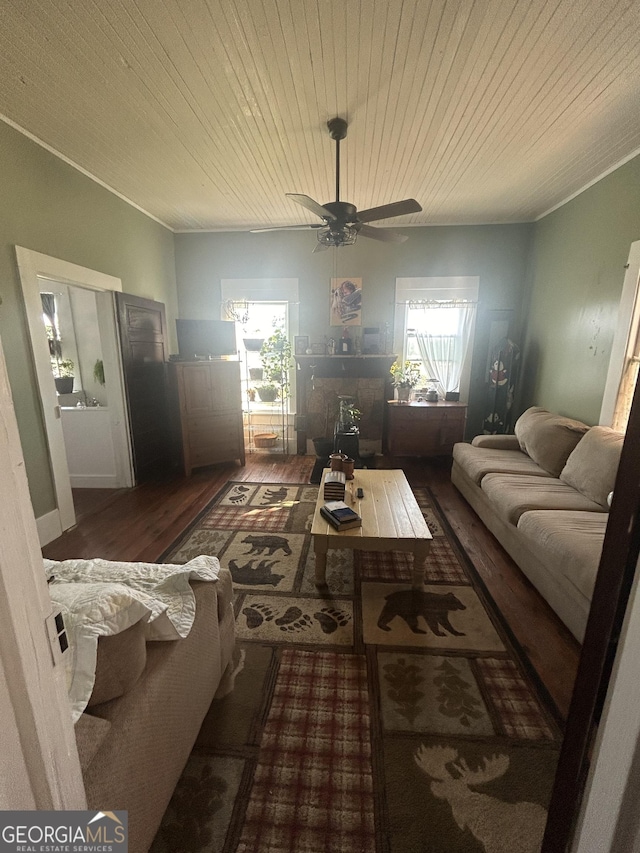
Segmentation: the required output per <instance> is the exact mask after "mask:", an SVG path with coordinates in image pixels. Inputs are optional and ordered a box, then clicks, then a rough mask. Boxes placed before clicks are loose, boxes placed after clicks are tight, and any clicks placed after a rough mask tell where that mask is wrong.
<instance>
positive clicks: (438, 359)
mask: <svg viewBox="0 0 640 853" xmlns="http://www.w3.org/2000/svg"><path fill="white" fill-rule="evenodd" d="M410 308H411V309H414V310H415V309H423V310H425V311H429V312H434V310H435V311H437V312H438V313H437V314H432V318H433V319H434V320H435V322H433V323H431V322H429V324H427V323H424V324H421V325H422V328H417V329H416V332H415V334H416V341H417V344H418V350H419V352H420V357H421V359H422V363H423V365H424V370H425V373H426V374H427V376H429V377H431V378H433V379H435V380H436V381H437V383H438V386H439V387H438V390H439V392H440V393H441V394H446V392H447V391H459V390H460V378H461V376H462V367H463V365H464V360H465V357H466V355H467V349H468V347H469V341H470V339H471V332H472V330H473V321H474V318H475V311H476V303H475V302H461V301H451V302H438V301H434V302H431V301H429V302H419V303H418V302H411V303H410ZM440 312H443V313H442V315H440ZM439 316H441V321H440V322H438V318H439ZM445 329H446V333H444V334H443V333H442V330H445Z"/></svg>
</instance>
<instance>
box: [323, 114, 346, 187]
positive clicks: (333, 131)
mask: <svg viewBox="0 0 640 853" xmlns="http://www.w3.org/2000/svg"><path fill="white" fill-rule="evenodd" d="M327 127H328V128H329V135H330V136H331V138H332V139H335V143H336V201H340V140H341V139H344V138H345V136H346V135H347V123H346V121H345V120H344V119H343V118H330V119H329V121H328V122H327Z"/></svg>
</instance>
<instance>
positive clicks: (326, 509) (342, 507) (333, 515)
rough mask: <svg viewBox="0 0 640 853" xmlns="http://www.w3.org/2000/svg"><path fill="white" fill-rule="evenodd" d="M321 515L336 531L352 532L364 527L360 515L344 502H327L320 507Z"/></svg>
mask: <svg viewBox="0 0 640 853" xmlns="http://www.w3.org/2000/svg"><path fill="white" fill-rule="evenodd" d="M320 515H321V516H322V517H323V518H324V519H325V521H328V522H329V524H331V525H332V526H333V527H335V529H336V530H350V529H351V528H352V527H361V526H362V519H361V518H360V516H359V515H358V513H357V512H356V511H355V510H353V509H351V507H350V506H347V505H346V503H345V502H344V501H327V502H326V503H325V504H324V506H321V507H320Z"/></svg>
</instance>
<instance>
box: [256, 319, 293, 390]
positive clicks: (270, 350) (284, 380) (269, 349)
mask: <svg viewBox="0 0 640 853" xmlns="http://www.w3.org/2000/svg"><path fill="white" fill-rule="evenodd" d="M260 360H261V362H262V369H263V371H264V378H265V380H266V382H267V384H274V385H275V386H276V387H277V390H278V393H279V395H280V399H281V400H285V399H286V398H287V397H288V396H289V370H290V369H291V367H292V366H293V359H292V357H291V343H290V341H289V338H288V337H287V336H286V335H285V333H284V332H283V330H282V329H275V330H274V332H273V334H272V335H270V336H269V337H268V338H267V339H266V341H265V342H264V343H263V345H262V348H261V350H260ZM263 387H264V386H263Z"/></svg>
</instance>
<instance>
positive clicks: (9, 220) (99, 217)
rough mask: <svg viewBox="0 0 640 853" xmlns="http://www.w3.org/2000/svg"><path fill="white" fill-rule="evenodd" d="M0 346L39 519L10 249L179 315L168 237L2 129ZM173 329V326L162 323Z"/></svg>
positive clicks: (35, 450) (42, 492)
mask: <svg viewBox="0 0 640 853" xmlns="http://www.w3.org/2000/svg"><path fill="white" fill-rule="evenodd" d="M0 186H1V187H2V203H1V204H0V296H1V298H2V304H1V305H0V338H1V339H2V347H3V350H4V354H5V359H6V362H7V369H8V373H9V381H10V383H11V390H12V395H13V400H14V406H15V410H16V417H17V420H18V427H19V430H20V438H21V441H22V449H23V453H24V457H25V462H26V469H27V475H28V478H29V488H30V490H31V497H32V501H33V507H34V511H35V514H36V516H40V515H43V514H45V513H47V512H49V511H51V510H53V509H54V508H55V500H54V493H53V487H52V482H51V475H50V466H49V456H48V449H47V444H46V437H45V432H44V428H43V421H42V413H41V408H40V401H39V397H38V393H37V390H36V386H35V378H34V377H35V374H34V370H33V366H32V361H31V349H30V346H29V343H28V333H27V325H26V317H25V311H24V305H23V300H22V292H21V289H20V281H19V277H18V269H17V264H16V256H15V248H14V247H15V246H16V245H18V246H24V247H25V248H27V249H31V250H33V251H36V252H42V253H43V254H46V255H52V256H53V257H56V258H61V259H63V260H65V261H70V262H71V263H74V264H79V265H80V266H84V267H89V268H91V269H94V270H99V271H100V272H103V273H107V274H109V275H113V276H117V277H119V278H120V279H121V280H122V287H123V290H124V291H125V292H127V293H133V294H136V295H138V296H144V297H148V298H150V299H156V300H158V301H160V302H164V303H165V305H166V307H167V315H168V317H169V318H170V319H172V318H173V317H175V314H176V306H177V299H176V290H175V260H174V247H173V234H172V232H171V231H169V230H168V229H166V228H164V227H162V226H161V225H159V224H158V223H157V222H155V221H154V220H152V219H150V218H149V217H148V216H145V215H144V214H143V213H140V212H139V211H137V210H136V209H135V208H133V207H131V205H129V204H127V203H126V202H124V201H122V200H121V199H119V198H118V197H117V196H115V195H114V194H113V193H110V192H109V191H108V190H106V189H103V188H102V187H100V186H99V185H98V184H96V183H95V182H94V181H92V180H90V179H89V178H87V177H85V176H84V175H82V174H81V173H80V172H78V171H77V170H76V169H73V168H72V167H71V166H68V165H67V164H66V163H64V162H63V161H62V160H60V159H59V158H57V157H55V156H54V155H53V154H50V153H49V152H47V151H46V150H45V149H43V148H41V147H40V146H39V145H36V144H35V143H33V142H31V141H30V140H29V139H27V138H26V137H25V136H23V135H22V134H20V133H18V132H17V131H15V130H13V129H12V128H11V127H9V126H8V125H6V124H4V123H2V122H0ZM169 325H170V327H171V328H172V329H173V325H174V324H173V323H172V322H170V323H169Z"/></svg>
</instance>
